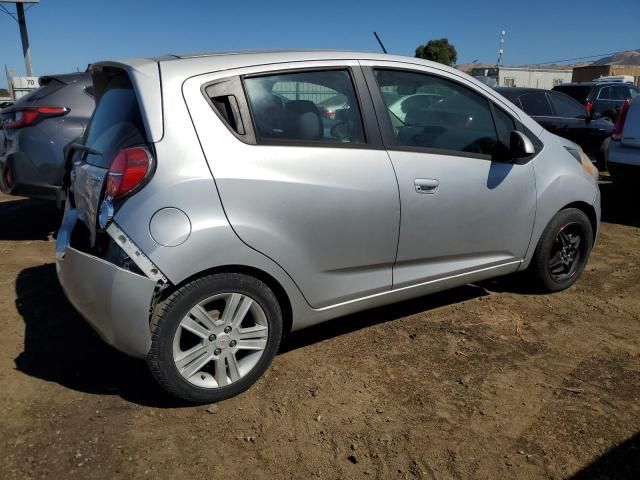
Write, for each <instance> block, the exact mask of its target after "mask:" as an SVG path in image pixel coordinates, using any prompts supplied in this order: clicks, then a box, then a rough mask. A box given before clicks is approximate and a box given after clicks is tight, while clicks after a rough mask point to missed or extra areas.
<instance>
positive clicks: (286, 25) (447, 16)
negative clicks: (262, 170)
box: [0, 0, 640, 86]
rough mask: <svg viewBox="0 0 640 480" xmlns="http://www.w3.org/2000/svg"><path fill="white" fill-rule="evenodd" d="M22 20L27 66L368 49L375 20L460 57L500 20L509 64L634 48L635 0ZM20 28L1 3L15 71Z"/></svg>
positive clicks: (162, 4)
mask: <svg viewBox="0 0 640 480" xmlns="http://www.w3.org/2000/svg"><path fill="white" fill-rule="evenodd" d="M4 5H5V7H7V8H8V9H10V10H11V11H15V7H14V6H13V5H12V4H4ZM27 24H28V29H29V36H30V40H31V49H32V58H33V66H34V74H35V75H45V74H51V73H61V72H69V71H75V70H76V69H77V68H80V69H81V70H83V69H84V68H85V67H86V65H87V64H88V63H91V62H94V61H98V60H105V59H113V58H126V57H136V56H148V55H156V54H163V53H184V52H194V51H210V50H238V49H255V48H329V49H348V50H368V51H371V50H378V45H377V43H376V42H375V39H374V37H373V35H372V33H371V32H372V31H373V30H376V31H378V33H379V34H380V36H381V37H382V39H383V41H384V43H385V45H386V47H387V50H389V52H391V53H397V54H403V55H413V53H414V50H415V47H416V46H417V45H418V44H420V43H424V42H425V41H427V40H429V39H431V38H441V37H447V38H449V41H450V42H452V43H453V44H454V45H455V47H456V49H457V50H458V62H459V63H468V62H471V61H473V60H476V59H478V60H479V61H480V62H486V63H493V62H495V61H496V58H497V49H498V35H499V32H500V30H502V29H505V30H506V31H507V41H506V48H505V50H506V51H505V64H508V65H521V64H525V63H538V62H545V61H552V60H559V59H566V58H574V57H581V56H586V55H594V54H600V53H608V52H614V51H620V50H629V49H635V48H640V0H618V1H616V2H615V3H613V4H607V3H606V2H604V1H602V0H598V1H595V0H582V1H578V2H574V1H573V0H569V1H567V0H555V1H548V0H537V1H526V2H523V1H521V0H509V1H503V0H485V1H477V0H467V1H461V0H440V1H428V0H422V1H404V0H386V1H381V0H367V1H361V2H358V1H353V0H351V1H350V0H342V1H333V0H325V1H323V2H317V1H314V2H308V1H306V2H305V1H302V0H297V1H282V2H277V1H265V0H262V1H254V0H251V1H242V0H241V1H236V2H226V1H225V2H220V1H214V0H209V1H205V0H191V1H176V0H173V1H164V0H155V1H152V0H99V1H98V0H94V1H92V0H85V1H80V0H41V3H40V4H38V5H35V6H33V7H32V8H30V9H29V10H28V12H27ZM19 38H20V37H19V32H18V26H17V23H16V22H14V21H13V20H12V19H11V18H10V17H9V16H7V15H5V14H3V13H0V67H2V65H3V64H8V65H9V66H12V67H16V69H17V73H18V75H24V61H23V59H22V49H21V46H20V40H19ZM4 85H6V80H5V78H4V71H2V73H0V86H4Z"/></svg>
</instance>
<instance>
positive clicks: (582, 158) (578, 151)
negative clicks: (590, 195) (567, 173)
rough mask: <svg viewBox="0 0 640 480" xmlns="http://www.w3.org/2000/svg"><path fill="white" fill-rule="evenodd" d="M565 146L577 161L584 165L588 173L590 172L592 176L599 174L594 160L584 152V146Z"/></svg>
mask: <svg viewBox="0 0 640 480" xmlns="http://www.w3.org/2000/svg"><path fill="white" fill-rule="evenodd" d="M564 148H565V149H566V150H567V152H569V153H570V154H571V156H572V157H573V158H575V159H576V161H577V162H578V163H579V164H580V165H581V166H582V169H583V170H584V171H585V172H586V173H588V174H589V175H591V176H592V177H595V176H596V175H598V169H597V168H596V167H594V166H593V162H592V161H591V159H590V158H589V157H588V156H587V154H586V153H584V150H582V148H580V147H579V146H578V145H576V146H575V147H569V146H567V145H565V147H564Z"/></svg>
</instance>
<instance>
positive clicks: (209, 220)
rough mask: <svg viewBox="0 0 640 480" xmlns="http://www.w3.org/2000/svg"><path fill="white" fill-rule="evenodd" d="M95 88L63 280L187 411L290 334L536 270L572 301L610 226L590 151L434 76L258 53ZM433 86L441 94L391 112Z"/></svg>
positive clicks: (75, 173) (381, 60) (132, 74)
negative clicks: (604, 223) (604, 221)
mask: <svg viewBox="0 0 640 480" xmlns="http://www.w3.org/2000/svg"><path fill="white" fill-rule="evenodd" d="M92 75H93V82H94V88H95V95H96V101H97V107H96V111H95V113H94V115H93V117H92V119H91V121H90V124H89V127H88V129H87V132H86V133H85V136H84V139H83V141H82V142H80V143H79V144H78V145H74V146H73V147H72V151H73V152H72V154H71V156H70V158H68V162H69V168H68V174H67V176H66V180H65V185H66V188H67V191H68V196H67V201H66V211H65V216H64V220H63V223H62V226H61V229H60V231H59V234H58V237H57V245H56V256H57V269H58V276H59V279H60V282H61V284H62V286H63V288H64V291H65V292H66V295H67V296H68V298H69V300H70V301H71V303H72V304H73V305H74V306H75V307H76V308H77V309H78V311H79V312H80V313H81V314H82V315H83V316H84V317H85V318H86V319H87V320H88V322H89V323H91V325H93V327H94V328H95V329H96V330H97V331H98V332H99V334H100V335H101V336H102V337H103V338H104V339H105V341H107V342H108V343H110V344H111V345H113V346H114V347H116V348H117V349H119V350H121V351H123V352H125V353H128V354H130V355H133V356H136V357H140V358H146V359H147V362H148V364H149V366H150V369H151V372H152V373H153V375H154V376H155V378H156V379H157V380H158V382H159V383H160V384H161V385H162V386H163V387H164V388H165V389H166V390H168V391H169V392H171V393H172V394H174V395H176V396H178V397H181V398H182V399H186V400H188V401H192V402H211V401H217V400H221V399H224V398H228V397H230V396H233V395H236V394H238V393H240V392H242V391H243V390H245V389H247V388H248V387H249V386H250V385H252V384H253V383H254V382H255V381H256V380H257V379H258V378H259V377H260V376H261V374H262V373H263V372H264V371H265V370H266V369H267V367H268V366H269V364H270V362H271V360H272V359H273V357H274V355H275V354H276V352H277V351H278V348H279V345H280V342H281V339H282V338H283V336H284V335H286V334H287V333H288V332H290V331H293V330H298V329H301V328H304V327H308V326H310V325H313V324H317V323H320V322H324V321H326V320H329V319H332V318H336V317H340V316H343V315H346V314H348V313H352V312H355V311H359V310H364V309H368V308H372V307H375V306H379V305H384V304H389V303H392V302H398V301H401V300H405V299H409V298H412V297H417V296H421V295H425V294H428V293H431V292H435V291H439V290H443V289H447V288H452V287H455V286H459V285H463V284H466V283H469V282H476V281H479V280H482V279H487V278H490V277H496V276H500V275H505V274H510V273H513V272H518V271H525V270H526V271H527V273H528V274H529V275H530V278H531V281H532V282H533V284H534V285H535V286H537V287H538V289H539V290H541V291H558V290H562V289H565V288H567V287H569V286H570V285H571V284H573V283H574V282H575V281H576V280H577V278H578V277H579V276H580V274H581V272H582V271H583V269H584V267H585V264H586V262H587V259H588V257H589V253H590V250H591V248H592V246H593V244H594V241H595V238H596V234H597V232H598V226H599V222H600V195H599V190H598V185H597V177H598V171H597V170H596V169H595V167H593V165H592V163H591V162H590V161H589V159H588V158H587V157H586V155H585V154H584V153H583V152H582V150H581V149H580V147H578V146H577V145H575V144H573V143H571V142H568V141H566V140H563V139H561V138H559V137H556V136H554V135H552V134H550V133H548V132H546V131H545V130H543V129H542V128H541V127H540V126H539V125H538V124H537V123H536V122H534V121H533V120H531V119H530V118H529V117H528V116H527V115H526V114H525V113H523V112H522V111H521V110H519V109H517V108H516V107H515V106H514V105H513V104H512V103H511V102H509V101H508V100H506V99H505V98H503V97H502V96H500V95H499V94H498V93H496V92H495V91H494V90H492V89H491V88H489V87H486V86H485V85H483V84H481V83H479V82H477V81H475V80H474V79H472V78H471V77H469V76H467V75H465V74H463V73H461V72H459V71H457V70H455V69H452V68H448V67H445V66H443V65H440V64H436V63H431V62H427V61H423V60H419V59H415V58H407V57H398V56H392V55H379V54H371V53H353V52H262V53H260V52H253V53H252V52H246V53H234V54H199V55H181V56H168V57H160V58H149V59H138V60H130V61H123V62H102V63H97V64H94V65H93V67H92ZM418 94H427V95H428V96H430V98H431V97H432V98H433V99H434V101H433V102H406V105H407V107H406V108H405V109H403V112H402V113H403V114H402V116H398V115H397V114H396V113H395V111H394V110H393V109H392V108H390V107H391V106H392V105H394V104H395V103H397V102H398V101H399V100H401V99H402V98H406V97H415V96H416V95H418ZM336 96H340V98H344V100H345V101H344V102H343V103H342V104H341V105H340V108H336V109H332V110H331V111H329V110H327V109H324V108H322V104H323V102H325V101H327V100H328V99H330V98H332V97H336Z"/></svg>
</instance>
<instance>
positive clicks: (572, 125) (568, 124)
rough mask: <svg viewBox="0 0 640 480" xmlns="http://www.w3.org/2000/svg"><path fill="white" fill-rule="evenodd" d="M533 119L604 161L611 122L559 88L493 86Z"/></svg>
mask: <svg viewBox="0 0 640 480" xmlns="http://www.w3.org/2000/svg"><path fill="white" fill-rule="evenodd" d="M496 91H498V92H499V93H500V94H502V95H504V96H505V97H506V98H508V99H509V100H511V101H512V102H513V103H514V104H515V105H516V106H517V107H518V108H521V109H522V110H524V111H525V112H526V113H527V114H529V115H530V116H531V118H533V119H534V120H535V121H536V122H538V123H539V124H540V125H542V126H543V127H544V128H546V129H547V130H549V131H550V132H551V133H555V134H556V135H559V136H561V137H564V138H566V139H568V140H571V141H572V142H575V143H577V144H578V145H580V146H581V147H582V149H583V150H584V151H585V153H586V154H587V155H589V157H590V158H591V159H592V160H593V161H598V162H599V164H600V165H601V164H602V163H603V157H604V155H603V150H602V145H603V142H604V141H605V140H606V139H607V138H609V137H610V136H611V133H612V132H613V123H611V121H609V119H605V118H600V117H599V115H598V114H595V113H590V112H588V111H587V110H586V109H585V108H584V107H583V106H582V105H580V104H579V103H578V102H577V101H576V100H574V99H573V98H571V97H570V96H568V95H565V94H564V93H561V92H555V91H549V90H542V89H538V88H515V87H499V88H496Z"/></svg>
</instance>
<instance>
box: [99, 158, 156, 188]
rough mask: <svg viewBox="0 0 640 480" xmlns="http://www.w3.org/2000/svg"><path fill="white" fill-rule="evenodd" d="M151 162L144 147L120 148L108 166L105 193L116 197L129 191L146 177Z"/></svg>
mask: <svg viewBox="0 0 640 480" xmlns="http://www.w3.org/2000/svg"><path fill="white" fill-rule="evenodd" d="M151 162H152V157H151V154H150V153H149V151H148V150H147V149H146V148H144V147H130V148H125V149H122V150H120V151H119V152H118V154H117V155H116V156H115V158H114V159H113V162H112V163H111V167H110V168H109V173H108V175H107V195H108V196H109V197H112V198H118V197H123V196H124V195H127V194H128V193H130V192H131V191H132V190H134V189H135V188H136V187H137V186H138V185H140V184H141V183H142V181H143V180H144V179H145V178H146V176H147V174H148V173H149V170H151Z"/></svg>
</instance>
